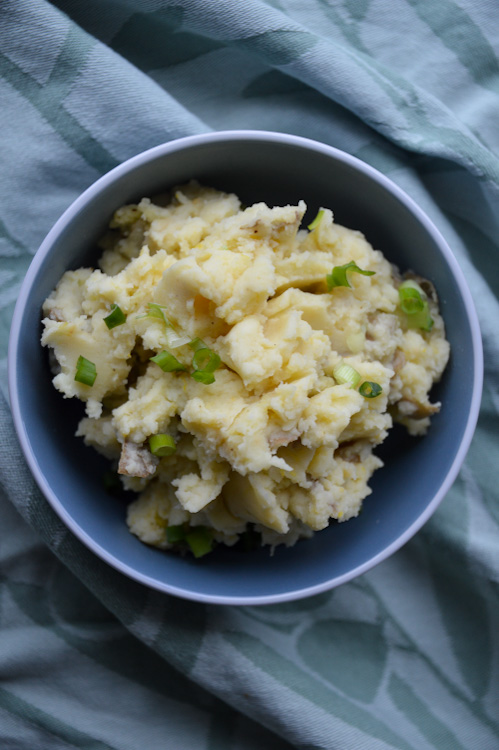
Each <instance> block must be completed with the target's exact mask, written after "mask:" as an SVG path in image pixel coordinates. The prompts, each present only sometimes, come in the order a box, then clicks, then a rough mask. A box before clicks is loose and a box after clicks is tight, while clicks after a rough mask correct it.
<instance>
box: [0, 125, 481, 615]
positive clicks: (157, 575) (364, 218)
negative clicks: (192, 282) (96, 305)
mask: <svg viewBox="0 0 499 750" xmlns="http://www.w3.org/2000/svg"><path fill="white" fill-rule="evenodd" d="M193 178H194V179H197V180H198V181H200V182H201V183H204V184H207V185H211V186H214V187H217V188H221V189H223V190H226V191H233V192H235V193H237V194H238V195H239V197H240V198H241V200H242V201H243V203H246V204H251V203H253V202H256V201H265V202H267V203H269V204H271V205H272V204H273V205H282V204H286V203H296V202H297V201H298V200H300V199H304V200H305V201H306V203H307V205H308V212H307V216H306V218H305V224H306V223H308V221H307V220H309V219H310V218H312V217H313V216H315V214H316V212H317V210H318V208H319V207H320V206H327V207H330V208H332V209H333V211H334V215H335V219H336V221H337V222H338V223H340V224H344V225H346V226H349V227H352V228H354V229H360V230H361V231H362V232H363V233H364V234H365V235H366V237H367V239H368V240H369V241H370V242H371V244H373V245H374V247H376V248H378V249H380V250H381V251H382V252H383V253H384V255H385V256H386V257H387V258H388V259H389V260H390V261H391V262H393V263H396V264H397V265H398V266H399V267H400V268H401V269H402V270H405V269H408V268H411V269H413V270H414V271H416V272H419V273H420V274H422V275H424V276H426V277H428V278H430V279H431V280H432V281H433V282H434V284H435V286H436V288H437V290H438V294H439V299H440V304H441V312H442V315H443V318H444V320H445V323H446V328H447V337H448V339H449V341H450V345H451V358H450V362H449V365H448V367H447V370H446V372H445V373H444V377H443V379H442V381H441V383H440V384H439V385H438V386H436V388H435V389H434V391H433V392H432V397H433V399H434V400H436V399H438V400H441V402H442V409H441V412H440V413H439V414H437V415H436V416H435V417H434V418H433V420H432V425H431V428H430V430H429V432H428V434H427V435H426V436H425V437H424V438H419V439H415V438H409V437H408V436H407V435H405V433H404V431H403V430H402V429H401V428H400V429H399V428H395V430H394V431H393V433H392V434H391V436H390V437H389V438H388V440H387V441H386V442H385V444H384V445H383V446H382V447H381V449H380V450H379V451H377V452H378V454H379V455H381V456H382V458H383V459H384V461H385V464H386V465H385V467H384V468H382V469H380V470H378V471H377V472H376V473H375V475H374V478H373V480H372V481H371V483H370V484H371V486H372V489H373V493H372V495H370V496H369V497H368V498H367V499H366V500H365V502H364V508H363V511H362V513H361V514H360V516H359V517H358V518H356V519H352V520H350V521H348V522H347V523H344V524H337V523H335V524H332V525H331V526H330V527H329V528H328V529H326V530H325V531H322V532H320V533H317V534H315V535H314V537H313V538H312V539H310V540H306V541H301V542H299V543H298V544H297V545H296V546H295V547H293V548H290V549H286V548H277V550H276V551H275V554H274V555H273V556H272V557H271V556H270V555H269V551H268V549H259V550H257V551H255V552H251V553H242V552H238V551H236V550H232V549H228V548H221V549H219V550H216V551H215V552H214V553H213V554H211V555H209V556H207V557H205V558H202V559H201V560H194V559H191V558H189V557H185V558H181V557H177V556H175V555H173V554H168V553H164V552H162V551H159V550H157V549H153V548H150V547H147V546H145V545H144V544H142V543H141V542H140V541H138V539H136V538H135V537H134V536H132V535H131V534H130V533H129V531H128V529H127V526H126V523H125V512H126V504H125V502H124V501H123V499H122V498H117V497H111V496H110V495H108V494H106V492H105V491H104V489H103V486H102V474H103V472H104V471H105V470H106V468H107V462H106V461H105V460H104V459H103V458H102V457H100V456H98V455H97V454H96V453H95V452H94V451H93V450H92V449H91V448H87V447H85V446H84V444H83V442H82V440H81V439H80V438H75V437H74V432H75V429H76V425H77V422H78V420H79V418H80V416H81V415H82V413H83V407H82V405H81V404H80V403H79V402H76V401H75V400H63V398H62V396H61V394H60V393H58V392H57V391H56V390H55V389H54V387H53V386H52V383H51V374H50V371H49V367H48V360H47V351H46V350H44V349H42V347H41V346H40V333H41V327H40V318H41V305H42V302H43V300H44V299H45V298H46V297H47V295H48V294H49V292H50V291H51V290H52V289H53V288H54V287H55V286H56V284H57V282H58V281H59V279H60V277H61V276H62V274H63V272H64V271H66V270H67V269H75V268H79V267H80V266H83V265H87V266H88V265H93V264H95V262H96V259H97V257H98V255H99V252H98V250H97V248H96V241H97V239H98V238H99V237H100V235H101V234H102V233H103V230H104V229H105V227H106V225H107V223H108V221H109V219H110V217H111V215H112V214H113V212H114V210H115V209H116V208H118V207H119V206H121V205H123V204H124V203H127V202H130V201H134V200H138V199H140V198H141V197H143V196H151V195H154V194H155V193H158V192H160V191H162V190H164V189H165V188H168V187H171V186H173V185H176V184H179V183H183V182H186V181H188V180H190V179H193ZM481 387H482V349H481V338H480V331H479V327H478V322H477V317H476V313H475V310H474V306H473V303H472V300H471V296H470V293H469V290H468V287H467V285H466V282H465V280H464V278H463V274H462V272H461V271H460V269H459V266H458V264H457V262H456V260H455V258H454V256H453V254H452V252H451V251H450V249H449V248H448V246H447V245H446V243H445V241H444V240H443V238H442V237H441V235H440V234H439V233H438V231H437V230H436V228H435V227H434V225H433V224H432V223H431V221H430V220H429V219H428V218H427V216H426V215H425V214H424V213H423V212H422V211H421V210H420V209H419V208H418V207H417V206H416V204H415V203H414V202H413V201H412V200H411V199H410V198H408V196H407V195H405V194H404V193H403V191H401V190H400V189H399V188H398V187H397V186H396V185H394V184H393V183H392V182H391V181H390V180H388V179H387V178H386V177H384V176H383V175H381V174H380V173H379V172H377V171H376V170H374V169H372V168H371V167H369V166H368V165H366V164H364V163H363V162H361V161H359V160H357V159H355V158H354V157H352V156H349V155H348V154H345V153H343V152H341V151H338V150H335V149H333V148H331V147H329V146H325V145H323V144H320V143H316V142H313V141H310V140H307V139H303V138H298V137H295V136H290V135H284V134H280V133H265V132H256V131H232V132H225V133H211V134H207V135H201V136H193V137H190V138H184V139H180V140H177V141H173V142H171V143H167V144H164V145H161V146H158V147H156V148H153V149H151V150H149V151H146V152H144V153H142V154H139V155H138V156H136V157H134V158H132V159H130V160H129V161H127V162H125V163H124V164H122V165H120V166H119V167H117V168H116V169H114V170H112V171H111V172H110V173H108V174H107V175H105V176H104V177H102V178H101V179H100V180H98V181H97V182H96V183H95V184H94V185H92V186H91V187H90V188H89V189H88V190H86V191H85V192H84V193H83V195H81V196H80V197H79V198H78V199H77V200H76V201H75V202H74V203H73V205H72V206H71V207H70V208H69V209H68V210H67V211H66V213H65V214H64V215H63V216H62V217H61V219H60V220H59V221H58V222H57V224H56V225H55V226H54V228H53V229H52V230H51V232H50V233H49V234H48V236H47V238H46V239H45V241H44V242H43V244H42V245H41V247H40V249H39V250H38V252H37V254H36V256H35V258H34V260H33V262H32V265H31V266H30V269H29V271H28V274H27V276H26V279H25V281H24V284H23V286H22V289H21V292H20V295H19V299H18V303H17V306H16V310H15V313H14V319H13V323H12V330H11V337H10V348H9V388H10V397H11V403H12V410H13V415H14V421H15V425H16V429H17V432H18V435H19V439H20V443H21V446H22V449H23V451H24V453H25V456H26V459H27V461H28V464H29V466H30V468H31V471H32V472H33V474H34V476H35V479H36V481H37V483H38V485H39V486H40V488H41V490H42V492H43V493H44V495H45V496H46V498H47V500H48V501H49V503H50V504H51V505H52V507H53V508H54V509H55V511H56V512H57V513H58V514H59V516H60V517H61V518H62V520H63V521H64V522H65V523H66V524H67V526H68V527H69V528H70V529H71V531H72V532H73V533H74V534H76V536H77V537H79V538H80V539H81V541H83V542H84V543H85V544H86V545H87V546H88V547H89V548H90V549H91V550H93V552H94V553H96V554H97V555H99V556H100V557H101V558H103V559H104V560H105V561H107V562H108V563H109V564H110V565H112V566H114V567H115V568H117V569H118V570H120V571H121V572H122V573H124V574H126V575H128V576H130V577H131V578H133V579H135V580H138V581H141V582H142V583H144V584H147V585H149V586H152V587H153V588H156V589H159V590H161V591H164V592H168V593H171V594H175V595H177V596H181V597H185V598H189V599H195V600H199V601H205V602H212V603H220V604H225V603H227V604H264V603H271V602H279V601H286V600H292V599H296V598H300V597H304V596H308V595H311V594H315V593H319V592H321V591H324V590H326V589H329V588H332V587H334V586H337V585H339V584H341V583H344V582H346V581H348V580H351V579H352V578H354V577H355V576H358V575H359V574H361V573H363V572H365V571H367V570H368V569H369V568H371V567H372V566H373V565H375V564H377V563H379V562H380V561H382V560H384V559H385V558H386V557H388V556H389V555H391V554H392V553H393V552H395V551H396V550H397V549H398V548H399V547H401V545H403V544H404V543H405V542H407V540H408V539H410V538H411V537H412V536H413V535H414V534H415V533H416V531H418V529H419V528H420V527H421V526H422V525H423V524H424V523H425V521H427V520H428V518H429V517H430V516H431V514H432V513H433V512H434V511H435V509H436V508H437V506H438V504H439V502H440V501H441V499H442V498H443V497H444V495H445V493H446V492H447V490H448V489H449V487H450V486H451V484H452V482H453V481H454V479H455V477H456V475H457V472H458V470H459V467H460V465H461V463H462V460H463V459H464V456H465V454H466V451H467V449H468V446H469V443H470V440H471V437H472V435H473V431H474V428H475V424H476V420H477V415H478V409H479V402H480V396H481Z"/></svg>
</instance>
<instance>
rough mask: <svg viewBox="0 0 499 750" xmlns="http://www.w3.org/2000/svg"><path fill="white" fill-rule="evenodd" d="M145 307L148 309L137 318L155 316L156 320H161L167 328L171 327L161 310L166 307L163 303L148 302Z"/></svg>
mask: <svg viewBox="0 0 499 750" xmlns="http://www.w3.org/2000/svg"><path fill="white" fill-rule="evenodd" d="M147 307H148V308H149V310H148V311H147V312H146V313H145V314H144V315H139V318H157V319H158V320H162V321H163V323H164V324H165V325H166V326H167V327H168V328H172V327H173V326H172V324H171V323H170V321H169V320H168V318H167V317H166V315H165V314H164V312H163V310H165V309H166V308H165V306H164V305H157V304H156V302H148V303H147Z"/></svg>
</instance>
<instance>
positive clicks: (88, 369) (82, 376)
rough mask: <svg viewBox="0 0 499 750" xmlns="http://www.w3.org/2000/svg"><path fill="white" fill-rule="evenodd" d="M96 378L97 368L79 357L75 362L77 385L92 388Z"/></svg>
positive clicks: (87, 360)
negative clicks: (80, 384) (81, 384)
mask: <svg viewBox="0 0 499 750" xmlns="http://www.w3.org/2000/svg"><path fill="white" fill-rule="evenodd" d="M96 377H97V368H96V366H95V365H94V363H93V362H90V360H89V359H85V357H82V356H81V355H80V356H79V357H78V360H77V362H76V373H75V380H77V381H78V383H83V385H90V386H92V385H93V384H94V383H95V378H96Z"/></svg>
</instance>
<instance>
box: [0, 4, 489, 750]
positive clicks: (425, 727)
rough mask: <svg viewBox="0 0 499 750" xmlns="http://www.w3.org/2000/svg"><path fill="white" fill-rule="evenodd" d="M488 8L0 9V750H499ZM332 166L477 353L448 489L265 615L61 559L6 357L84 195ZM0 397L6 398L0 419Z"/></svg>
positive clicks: (63, 548) (56, 523)
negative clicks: (157, 162)
mask: <svg viewBox="0 0 499 750" xmlns="http://www.w3.org/2000/svg"><path fill="white" fill-rule="evenodd" d="M498 53H499V6H498V3H497V0H55V1H54V2H48V1H47V0H0V124H1V130H0V132H1V148H0V164H1V169H0V345H1V348H0V367H1V371H0V389H1V393H0V396H1V398H0V401H1V414H0V485H1V489H0V491H1V496H0V524H1V529H2V531H1V533H0V748H1V749H2V750H21V749H22V750H33V749H35V748H36V750H63V749H64V750H65V749H66V748H85V749H87V748H88V750H137V748H147V750H160V748H161V750H163V748H168V750H170V749H175V750H176V749H177V748H179V749H181V750H182V749H183V748H196V749H199V750H208V749H209V750H250V749H251V748H258V750H281V749H282V750H285V749H288V748H303V749H307V750H312V749H314V750H319V748H320V749H324V750H326V749H327V750H391V749H393V748H397V749H400V750H497V748H499V492H498V487H499V468H498V466H499V462H498V460H497V457H498V448H499V440H498V428H497V424H498V422H497V415H498V411H499V378H498V376H497V373H498V369H499V368H498V365H499V337H498V334H497V330H498V322H497V321H498V320H499V305H498V301H497V296H498V292H499V251H498V245H497V242H498V237H499V232H498V229H499V202H498V199H499V65H498ZM232 128H234V129H248V128H254V129H260V130H278V131H286V132H289V133H293V134H296V135H302V136H307V137H309V138H313V139H316V140H319V141H322V142H324V143H327V144H330V145H333V146H336V147H338V148H340V149H343V150H344V151H347V152H349V153H351V154H353V155H355V156H357V157H359V158H361V159H363V160H364V161H366V162H367V163H369V164H371V165H372V166H374V167H376V168H377V169H379V170H380V171H381V172H383V173H384V174H386V175H388V176H389V177H390V178H391V179H392V180H393V181H394V182H395V183H397V184H398V185H399V186H401V187H402V188H403V189H404V190H405V191H406V192H407V193H409V195H410V196H411V197H412V198H414V199H415V200H416V201H417V203H419V205H420V206H421V207H422V208H423V210H425V211H426V212H427V214H428V215H429V216H430V218H431V219H432V220H433V221H434V222H435V224H436V225H437V226H438V228H439V229H440V231H441V232H442V234H443V235H444V237H445V238H446V240H447V241H448V242H449V244H450V246H451V247H452V249H453V252H454V253H455V255H456V257H457V259H458V262H459V264H460V266H461V268H462V270H463V271H464V274H465V276H466V278H467V281H468V283H469V286H470V288H471V291H472V294H473V297H474V300H475V303H476V306H477V310H478V314H479V319H480V325H481V330H482V335H483V341H484V347H485V368H486V374H485V386H484V393H483V401H482V408H481V413H480V418H479V422H478V427H477V431H476V433H475V437H474V439H473V442H472V445H471V448H470V450H469V453H468V456H467V458H466V460H465V463H464V465H463V467H462V470H461V472H460V475H459V477H458V479H457V481H456V482H455V484H454V486H453V487H452V489H451V490H450V492H449V493H448V495H447V496H446V498H445V499H444V501H443V503H442V504H441V506H440V507H439V509H438V510H437V512H436V513H435V515H434V516H433V517H432V519H431V520H430V521H429V522H428V523H427V524H426V525H425V526H424V528H423V529H422V530H421V531H420V532H419V533H418V534H417V535H416V537H415V538H414V539H413V540H411V541H410V542H409V543H408V544H406V545H405V546H404V547H403V548H402V549H401V550H400V551H399V552H397V553H396V554H395V555H393V556H392V557H391V558H390V559H388V560H386V561H385V562H383V563H382V564H380V565H378V566H377V567H376V568H374V569H373V570H371V571H370V572H368V573H367V574H365V575H363V576H361V577H359V578H357V579H356V580H354V581H352V582H351V583H349V584H345V585H343V586H341V587H339V588H337V589H335V590H333V591H331V592H328V593H324V594H321V595H319V596H315V597H311V598H308V599H303V600H301V601H298V602H293V603H288V604H279V605H270V606H266V607H221V606H208V605H202V604H198V603H194V602H188V601H183V600H180V599H176V598H174V597H170V596H165V595H163V594H160V593H158V592H154V591H151V590H148V589H147V588H146V587H144V586H142V585H140V584H138V583H134V582H131V581H129V580H128V579H125V578H124V577H122V576H121V575H120V574H119V573H117V572H116V571H114V570H113V569H111V568H110V567H108V566H107V565H106V564H105V563H103V562H102V561H101V560H99V559H97V558H96V557H95V556H93V555H92V554H91V553H90V552H89V551H88V550H87V549H86V548H85V547H83V545H82V544H80V542H79V541H78V540H77V539H76V538H74V537H73V536H72V535H71V533H70V532H68V531H67V530H66V529H65V527H64V526H63V524H62V522H61V521H60V520H59V519H58V517H57V516H56V515H55V514H54V512H53V511H52V510H51V508H50V507H49V505H48V503H47V502H46V501H45V499H44V498H43V497H42V495H41V494H40V492H39V490H38V489H37V487H36V485H35V483H34V480H33V478H32V476H31V474H30V472H29V470H28V469H27V467H26V464H25V463H24V460H23V458H22V456H21V453H20V449H19V446H18V443H17V439H16V437H15V434H14V430H13V426H12V421H11V417H10V412H9V408H8V405H7V404H8V395H7V393H6V390H7V389H6V367H7V364H6V363H7V339H8V332H9V326H10V320H11V316H12V312H13V307H14V303H15V300H16V297H17V294H18V291H19V287H20V284H21V282H22V279H23V277H24V275H25V273H26V270H27V268H28V265H29V263H30V261H31V259H32V257H33V255H34V253H35V252H36V249H37V247H38V246H39V244H40V242H41V241H42V239H43V237H44V236H45V235H46V233H47V232H48V230H49V229H50V227H51V226H52V225H53V223H54V222H55V221H56V219H57V218H58V217H59V216H60V215H61V214H62V212H63V211H64V210H65V209H66V208H67V206H68V205H69V204H70V203H71V202H72V201H73V200H74V199H75V198H76V197H77V196H78V195H79V194H80V193H81V192H82V191H83V190H84V189H85V188H86V187H87V186H88V185H90V184H91V183H92V182H93V181H94V180H95V179H96V178H98V177H99V176H100V175H102V174H103V173H104V172H106V171H107V170H109V169H110V168H112V167H114V166H115V165H116V164H118V163H120V162H122V161H123V160H125V159H127V158H128V157H131V156H133V155H134V154H136V153H138V152H140V151H143V150H144V149H146V148H149V147H151V146H155V145H157V144H160V143H163V142H166V141H170V140H172V139H175V138H178V137H180V136H186V135H192V134H196V133H202V132H207V131H210V130H222V129H232ZM2 394H3V395H2Z"/></svg>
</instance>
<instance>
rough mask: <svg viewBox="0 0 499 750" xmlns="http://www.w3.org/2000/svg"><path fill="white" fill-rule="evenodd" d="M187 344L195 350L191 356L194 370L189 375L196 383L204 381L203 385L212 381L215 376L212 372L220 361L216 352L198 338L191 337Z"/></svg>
mask: <svg viewBox="0 0 499 750" xmlns="http://www.w3.org/2000/svg"><path fill="white" fill-rule="evenodd" d="M189 346H190V347H191V349H194V352H195V353H194V356H193V358H192V366H193V368H194V372H191V377H192V378H194V380H197V382H198V383H204V385H210V384H211V383H214V382H215V376H214V375H213V373H214V372H215V370H217V369H218V368H219V367H220V362H221V360H220V357H219V356H218V354H217V353H216V352H214V351H213V349H209V348H208V347H207V346H206V344H205V343H204V342H203V341H202V340H201V339H199V338H195V339H193V340H192V341H191V342H190V343H189Z"/></svg>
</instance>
